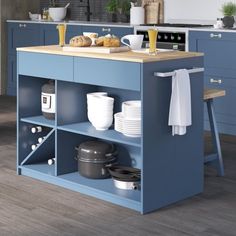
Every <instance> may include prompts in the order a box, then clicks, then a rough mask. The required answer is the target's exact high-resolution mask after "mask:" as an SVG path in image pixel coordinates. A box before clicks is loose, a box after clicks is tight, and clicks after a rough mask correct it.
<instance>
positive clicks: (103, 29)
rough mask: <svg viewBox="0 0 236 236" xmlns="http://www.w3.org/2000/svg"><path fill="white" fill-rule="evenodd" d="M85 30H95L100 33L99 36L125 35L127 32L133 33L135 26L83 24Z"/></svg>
mask: <svg viewBox="0 0 236 236" xmlns="http://www.w3.org/2000/svg"><path fill="white" fill-rule="evenodd" d="M82 31H83V32H95V33H98V34H99V36H103V35H106V34H114V35H116V36H117V37H120V38H121V37H123V36H124V35H127V34H133V33H134V28H133V27H110V26H87V25H86V26H85V25H83V26H82Z"/></svg>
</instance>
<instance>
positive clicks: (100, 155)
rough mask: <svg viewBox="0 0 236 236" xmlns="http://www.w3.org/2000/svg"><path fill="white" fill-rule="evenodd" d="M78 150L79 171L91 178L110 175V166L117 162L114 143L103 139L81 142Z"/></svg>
mask: <svg viewBox="0 0 236 236" xmlns="http://www.w3.org/2000/svg"><path fill="white" fill-rule="evenodd" d="M75 149H76V150H77V152H78V153H77V158H76V159H77V160H78V171H79V173H80V174H81V175H82V176H84V177H86V178H90V179H105V178H108V177H110V173H109V171H108V167H110V166H113V165H115V164H116V162H117V151H116V148H115V146H114V145H112V144H109V143H106V142H102V141H87V142H84V143H81V144H80V145H79V147H76V148H75Z"/></svg>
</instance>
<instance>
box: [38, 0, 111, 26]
mask: <svg viewBox="0 0 236 236" xmlns="http://www.w3.org/2000/svg"><path fill="white" fill-rule="evenodd" d="M56 2H57V3H58V4H60V5H62V6H64V5H66V4H67V3H68V2H70V3H71V4H70V7H69V10H68V16H67V17H68V18H69V19H70V20H81V21H86V20H87V16H86V14H85V12H86V11H87V10H86V5H87V0H70V1H68V0H57V1H56ZM107 2H108V0H90V10H91V13H92V14H91V16H90V20H91V21H104V22H109V21H111V16H110V15H109V14H107V13H106V11H105V6H106V3H107ZM48 5H49V0H41V9H43V8H46V7H48Z"/></svg>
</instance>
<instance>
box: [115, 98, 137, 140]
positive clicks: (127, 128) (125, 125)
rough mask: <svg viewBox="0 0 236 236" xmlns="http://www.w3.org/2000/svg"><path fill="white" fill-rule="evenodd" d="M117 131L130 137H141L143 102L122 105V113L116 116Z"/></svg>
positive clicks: (128, 102) (127, 102)
mask: <svg viewBox="0 0 236 236" xmlns="http://www.w3.org/2000/svg"><path fill="white" fill-rule="evenodd" d="M114 118H115V130H116V131H118V132H120V133H123V134H124V135H126V136H128V137H140V136H141V101H140V100H136V101H126V102H123V103H122V112H118V113H116V114H115V115H114Z"/></svg>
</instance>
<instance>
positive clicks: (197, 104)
mask: <svg viewBox="0 0 236 236" xmlns="http://www.w3.org/2000/svg"><path fill="white" fill-rule="evenodd" d="M42 57H45V58H44V59H45V64H43V67H47V65H46V64H47V63H48V60H49V59H48V58H50V61H53V62H54V63H55V64H54V65H53V64H50V65H48V68H47V69H46V68H45V69H43V70H42V72H41V71H39V70H36V69H35V65H36V64H41V63H43V61H44V60H43V58H42ZM62 57H63V59H62ZM18 60H19V63H18V66H19V68H18V72H19V74H18V88H17V89H18V95H19V97H18V104H17V106H18V118H17V119H18V145H17V150H18V152H17V171H18V174H22V175H26V176H30V177H33V178H36V179H39V180H42V181H46V182H49V183H52V184H56V185H59V186H62V187H65V188H68V189H71V190H74V191H78V192H80V193H83V194H87V195H90V196H93V197H96V198H99V199H102V200H105V201H109V202H112V203H114V204H118V205H120V206H124V207H128V208H131V209H134V210H136V211H139V212H140V213H147V212H151V211H154V210H156V209H159V208H161V207H164V206H167V205H169V204H171V203H174V202H176V201H179V200H182V199H185V198H187V197H190V196H193V195H195V194H198V193H200V192H202V190H203V119H201V117H203V99H202V97H203V77H202V76H203V74H202V73H197V74H192V75H191V87H192V116H193V125H192V126H191V127H189V128H188V132H187V134H186V135H185V136H174V137H173V136H172V133H171V128H170V127H169V126H168V110H169V103H170V96H171V78H170V77H169V78H159V77H155V76H154V72H156V71H159V72H166V71H172V70H175V69H179V68H192V67H202V66H203V58H202V57H196V58H187V59H178V60H171V61H163V62H157V63H155V62H151V63H144V64H143V63H136V62H133V63H130V62H123V61H113V60H106V59H103V60H101V59H95V58H93V59H91V58H81V57H72V56H59V55H53V54H40V53H31V52H23V51H19V52H18ZM32 61H33V62H34V63H35V65H34V64H29V65H30V66H25V64H27V65H28V63H32ZM58 65H60V66H58ZM95 65H97V66H98V67H99V68H102V69H100V70H99V69H97V68H96V67H95ZM91 68H93V70H94V71H95V72H96V75H95V74H94V73H93V72H92V71H93V70H91ZM104 68H108V69H106V70H105V69H104ZM109 68H110V69H109ZM126 68H129V71H128V69H126ZM124 71H126V72H127V73H128V77H127V76H126V75H125V74H124ZM85 72H87V73H85ZM47 73H48V75H47ZM61 75H68V76H67V77H63V76H61ZM49 78H50V79H54V80H55V87H56V104H57V105H56V117H55V120H47V119H45V118H44V117H43V116H42V112H41V100H40V96H41V87H42V86H43V84H45V83H47V82H48V79H49ZM67 78H70V80H68V79H67ZM127 81H129V82H127ZM96 91H106V92H108V94H109V95H110V96H112V97H114V98H115V106H114V113H116V112H120V111H121V106H122V102H123V101H127V100H137V99H138V100H141V103H142V137H140V138H130V137H126V136H124V135H123V134H121V133H118V132H116V131H115V130H114V128H113V127H111V128H110V129H109V130H106V131H97V130H96V129H95V128H94V127H93V126H92V125H91V124H90V123H89V122H88V118H87V105H86V104H87V101H86V94H87V93H89V92H96ZM29 98H30V99H29ZM35 125H40V126H42V127H43V133H39V134H32V133H31V132H30V129H31V128H32V127H33V126H35ZM40 136H44V137H45V139H44V141H43V143H41V144H40V145H38V146H37V148H36V149H35V150H31V145H33V144H36V143H37V140H38V137H40ZM94 139H98V140H104V141H107V142H112V143H114V144H115V145H116V147H117V150H118V162H119V164H121V165H126V166H133V167H136V168H140V169H141V173H142V174H141V178H142V181H141V188H140V189H138V190H120V189H117V188H116V187H115V186H114V184H113V181H112V179H111V178H108V179H103V180H94V179H88V178H84V177H83V176H81V175H80V174H79V172H78V163H77V161H76V160H75V159H74V157H75V156H76V155H77V153H76V150H75V147H76V146H78V145H80V144H81V143H82V142H84V141H87V140H94ZM170 147H171V148H170ZM54 157H55V158H56V162H55V164H54V165H50V166H49V165H48V164H47V160H48V159H50V158H54Z"/></svg>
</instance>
